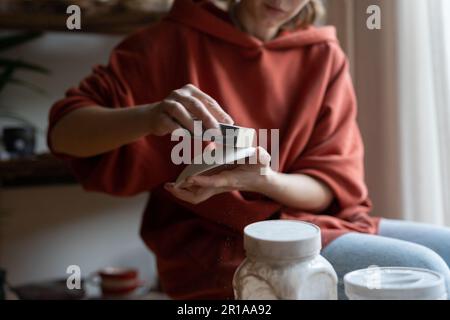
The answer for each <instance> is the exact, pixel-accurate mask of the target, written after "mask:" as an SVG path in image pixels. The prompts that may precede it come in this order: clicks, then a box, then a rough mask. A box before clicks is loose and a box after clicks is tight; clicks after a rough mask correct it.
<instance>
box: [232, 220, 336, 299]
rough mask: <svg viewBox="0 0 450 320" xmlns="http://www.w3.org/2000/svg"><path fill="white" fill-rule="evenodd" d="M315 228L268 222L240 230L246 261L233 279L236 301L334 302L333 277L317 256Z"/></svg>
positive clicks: (317, 237)
mask: <svg viewBox="0 0 450 320" xmlns="http://www.w3.org/2000/svg"><path fill="white" fill-rule="evenodd" d="M321 246H322V245H321V236H320V229H319V227H317V226H315V225H313V224H310V223H305V222H300V221H290V220H268V221H263V222H257V223H254V224H251V225H248V226H247V227H246V228H245V229H244V248H245V251H246V255H247V257H246V259H245V260H244V261H243V262H242V264H241V265H240V266H239V267H238V269H237V270H236V272H235V274H234V278H233V289H234V295H235V299H237V300H336V299H337V275H336V272H335V271H334V269H333V267H332V266H331V264H330V263H329V262H328V261H327V260H326V259H325V258H323V257H322V256H321V255H320V250H321Z"/></svg>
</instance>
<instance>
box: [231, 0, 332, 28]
mask: <svg viewBox="0 0 450 320" xmlns="http://www.w3.org/2000/svg"><path fill="white" fill-rule="evenodd" d="M238 2H239V0H228V7H231V6H233V5H236V3H238ZM324 14H325V8H324V6H323V4H322V1H321V0H310V1H309V2H308V4H307V5H306V6H305V7H304V8H303V9H302V10H301V11H300V12H299V14H297V15H296V16H295V17H294V18H292V20H291V21H289V22H288V23H287V24H285V25H284V26H283V28H284V29H297V28H300V29H305V28H307V27H309V26H311V25H313V24H314V23H316V22H317V21H318V20H319V19H320V18H321V17H322V16H323V15H324Z"/></svg>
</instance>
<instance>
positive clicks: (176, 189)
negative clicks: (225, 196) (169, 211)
mask: <svg viewBox="0 0 450 320" xmlns="http://www.w3.org/2000/svg"><path fill="white" fill-rule="evenodd" d="M254 157H256V159H252V160H253V161H247V163H246V164H242V165H239V166H237V167H236V168H235V169H232V170H226V171H222V172H220V173H218V174H216V175H212V176H194V177H189V178H188V179H187V180H186V181H185V182H184V183H182V184H181V185H179V186H175V184H173V183H166V184H165V185H164V188H165V189H166V190H167V191H169V192H170V193H171V194H172V195H174V196H175V197H177V198H179V199H181V200H183V201H186V202H189V203H192V204H198V203H201V202H203V201H206V200H208V199H209V198H211V197H212V196H214V195H217V194H220V193H224V192H231V191H248V192H260V190H262V188H264V184H266V183H267V181H268V178H269V176H270V174H271V173H273V171H272V170H271V168H270V159H271V158H270V155H269V153H268V152H267V151H266V150H265V149H264V148H262V147H258V148H257V152H256V154H255V155H254ZM255 160H256V161H255ZM249 163H255V164H249Z"/></svg>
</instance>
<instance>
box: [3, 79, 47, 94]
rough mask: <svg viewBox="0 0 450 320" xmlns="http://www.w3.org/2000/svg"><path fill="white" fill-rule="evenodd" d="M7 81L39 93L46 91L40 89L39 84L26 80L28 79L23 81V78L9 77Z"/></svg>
mask: <svg viewBox="0 0 450 320" xmlns="http://www.w3.org/2000/svg"><path fill="white" fill-rule="evenodd" d="M9 83H12V84H15V85H19V86H23V87H26V88H28V89H30V90H32V91H35V92H37V93H40V94H46V93H47V91H45V90H44V89H42V88H40V87H39V86H37V85H35V84H34V83H31V82H28V81H25V80H21V79H16V78H10V79H9Z"/></svg>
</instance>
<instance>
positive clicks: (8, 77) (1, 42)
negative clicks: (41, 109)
mask: <svg viewBox="0 0 450 320" xmlns="http://www.w3.org/2000/svg"><path fill="white" fill-rule="evenodd" d="M40 36H41V33H37V32H21V33H16V34H8V35H6V36H1V37H0V53H1V52H3V51H6V50H8V49H11V48H14V47H16V46H19V45H21V44H24V43H27V42H29V41H32V40H35V39H36V38H38V37H40ZM18 70H26V71H30V72H38V73H42V74H48V73H49V71H48V70H47V69H46V68H44V67H41V66H38V65H36V64H32V63H29V62H26V61H23V60H22V59H16V58H5V57H1V55H0V96H1V93H2V91H3V90H4V89H5V87H6V86H7V85H9V84H13V85H20V86H24V87H27V88H29V89H32V90H34V91H37V92H41V93H42V92H43V90H42V89H41V88H39V87H38V86H36V85H34V84H32V83H30V82H27V81H25V80H22V79H19V78H17V77H16V76H15V75H16V71H18ZM0 118H9V119H14V120H18V121H19V122H21V123H23V126H20V127H8V128H3V137H2V138H3V144H4V147H5V149H6V151H7V152H8V153H10V155H11V156H12V157H20V156H29V155H32V154H33V153H34V145H35V142H34V140H35V131H36V128H35V127H34V126H33V125H32V124H31V123H29V122H28V121H26V120H24V119H23V118H21V117H20V116H18V115H16V114H14V113H6V112H0Z"/></svg>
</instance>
